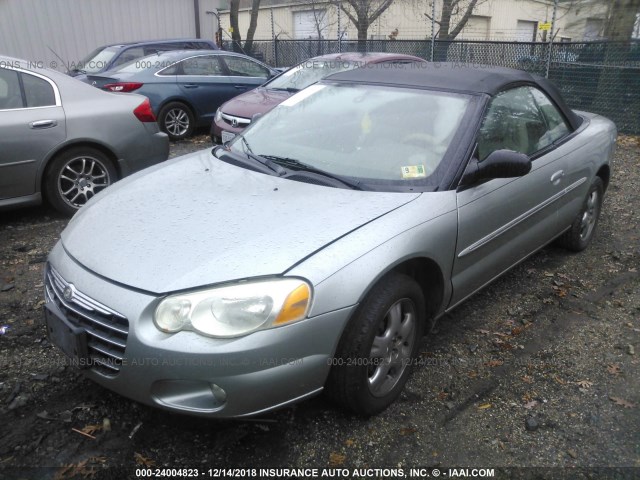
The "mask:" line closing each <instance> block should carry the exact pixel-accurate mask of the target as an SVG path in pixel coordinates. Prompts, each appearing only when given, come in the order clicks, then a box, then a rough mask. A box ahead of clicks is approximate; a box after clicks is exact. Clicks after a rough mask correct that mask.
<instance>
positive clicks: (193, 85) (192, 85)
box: [184, 83, 198, 88]
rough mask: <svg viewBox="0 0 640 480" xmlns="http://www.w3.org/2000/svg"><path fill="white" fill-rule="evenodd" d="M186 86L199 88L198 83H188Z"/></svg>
mask: <svg viewBox="0 0 640 480" xmlns="http://www.w3.org/2000/svg"><path fill="white" fill-rule="evenodd" d="M184 88H198V85H195V84H193V83H187V84H185V85H184Z"/></svg>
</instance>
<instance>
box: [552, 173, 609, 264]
mask: <svg viewBox="0 0 640 480" xmlns="http://www.w3.org/2000/svg"><path fill="white" fill-rule="evenodd" d="M603 195H604V184H603V183H602V180H601V179H600V177H596V179H595V180H594V181H593V183H592V184H591V188H589V193H587V197H586V198H585V199H584V202H583V204H582V208H581V209H580V212H579V213H578V215H577V216H576V218H575V219H574V220H573V223H572V224H571V228H569V230H567V231H566V232H565V233H564V234H563V235H562V236H561V237H560V238H558V244H559V245H560V246H561V247H564V248H566V249H568V250H573V251H574V252H581V251H582V250H584V249H585V248H587V247H588V246H589V243H591V239H592V238H593V235H594V233H595V230H596V226H597V224H598V218H599V217H600V210H601V209H602V197H603Z"/></svg>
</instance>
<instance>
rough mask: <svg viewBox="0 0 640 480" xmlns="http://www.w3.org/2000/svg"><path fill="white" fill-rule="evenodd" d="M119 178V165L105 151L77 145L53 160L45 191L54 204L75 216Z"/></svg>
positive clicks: (46, 177)
mask: <svg viewBox="0 0 640 480" xmlns="http://www.w3.org/2000/svg"><path fill="white" fill-rule="evenodd" d="M116 180H118V174H117V172H116V169H115V167H114V166H113V163H112V162H111V160H110V159H109V158H107V156H106V155H105V154H104V153H102V152H101V151H99V150H96V149H95V148H91V147H77V148H72V149H70V150H67V151H66V152H64V153H62V154H60V155H58V156H57V157H56V158H55V159H54V160H53V161H52V162H51V165H50V166H49V168H48V169H47V173H46V176H45V180H44V193H45V197H46V199H47V201H48V202H49V203H50V204H51V206H53V208H55V209H56V210H58V211H59V212H61V213H63V214H65V215H69V216H71V215H73V214H74V213H76V212H77V211H78V209H79V208H80V207H82V206H83V205H84V204H85V203H87V202H88V201H89V199H91V198H92V197H93V196H94V195H95V194H97V193H98V192H100V191H102V190H104V189H105V188H107V187H108V186H109V185H111V184H112V183H114V182H115V181H116Z"/></svg>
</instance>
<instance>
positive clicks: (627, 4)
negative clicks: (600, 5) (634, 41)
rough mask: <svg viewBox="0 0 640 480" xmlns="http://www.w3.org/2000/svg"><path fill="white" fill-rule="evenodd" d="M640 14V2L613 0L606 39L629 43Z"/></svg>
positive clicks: (638, 0)
mask: <svg viewBox="0 0 640 480" xmlns="http://www.w3.org/2000/svg"><path fill="white" fill-rule="evenodd" d="M638 13H640V0H613V1H612V2H611V4H610V5H609V14H608V18H607V21H606V23H605V26H604V37H605V38H606V39H607V40H612V41H629V40H631V37H632V36H633V30H634V27H635V24H636V19H637V16H638Z"/></svg>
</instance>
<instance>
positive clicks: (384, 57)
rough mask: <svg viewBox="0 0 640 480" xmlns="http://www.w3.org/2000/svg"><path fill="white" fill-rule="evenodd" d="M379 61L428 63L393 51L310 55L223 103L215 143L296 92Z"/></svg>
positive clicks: (214, 131) (215, 127) (215, 123)
mask: <svg viewBox="0 0 640 480" xmlns="http://www.w3.org/2000/svg"><path fill="white" fill-rule="evenodd" d="M376 63H388V64H390V65H391V64H406V63H426V60H423V59H422V58H418V57H414V56H412V55H401V54H394V53H352V52H349V53H332V54H330V55H322V56H321V57H314V58H310V59H309V60H305V61H304V62H301V63H299V64H298V65H296V66H295V67H292V68H290V69H289V70H287V71H285V72H284V73H282V74H281V75H278V76H277V77H276V78H274V79H273V80H270V81H269V82H267V83H265V84H264V85H262V86H261V87H258V88H256V89H254V90H251V91H249V92H246V93H243V94H242V95H238V96H237V97H235V98H232V99H231V100H229V101H228V102H226V103H224V104H223V105H222V106H221V107H220V108H219V109H218V111H217V112H216V116H215V119H214V120H213V124H212V125H211V140H212V141H213V143H226V142H228V141H229V140H231V139H232V138H233V137H235V136H236V134H238V133H240V132H241V131H242V130H243V129H244V128H246V127H247V126H248V125H249V124H250V123H251V120H252V119H253V118H254V116H255V115H256V114H263V113H267V112H268V111H270V110H272V109H273V108H275V107H276V106H277V105H279V104H280V103H282V102H284V101H285V100H286V99H287V98H289V97H290V96H291V95H293V94H294V93H296V92H298V91H299V90H302V89H303V88H306V87H308V86H309V85H311V84H313V83H316V82H317V81H319V80H321V79H323V78H324V77H326V76H328V75H331V74H333V73H338V72H342V71H344V70H351V69H354V68H359V67H366V66H367V65H372V64H376Z"/></svg>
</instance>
